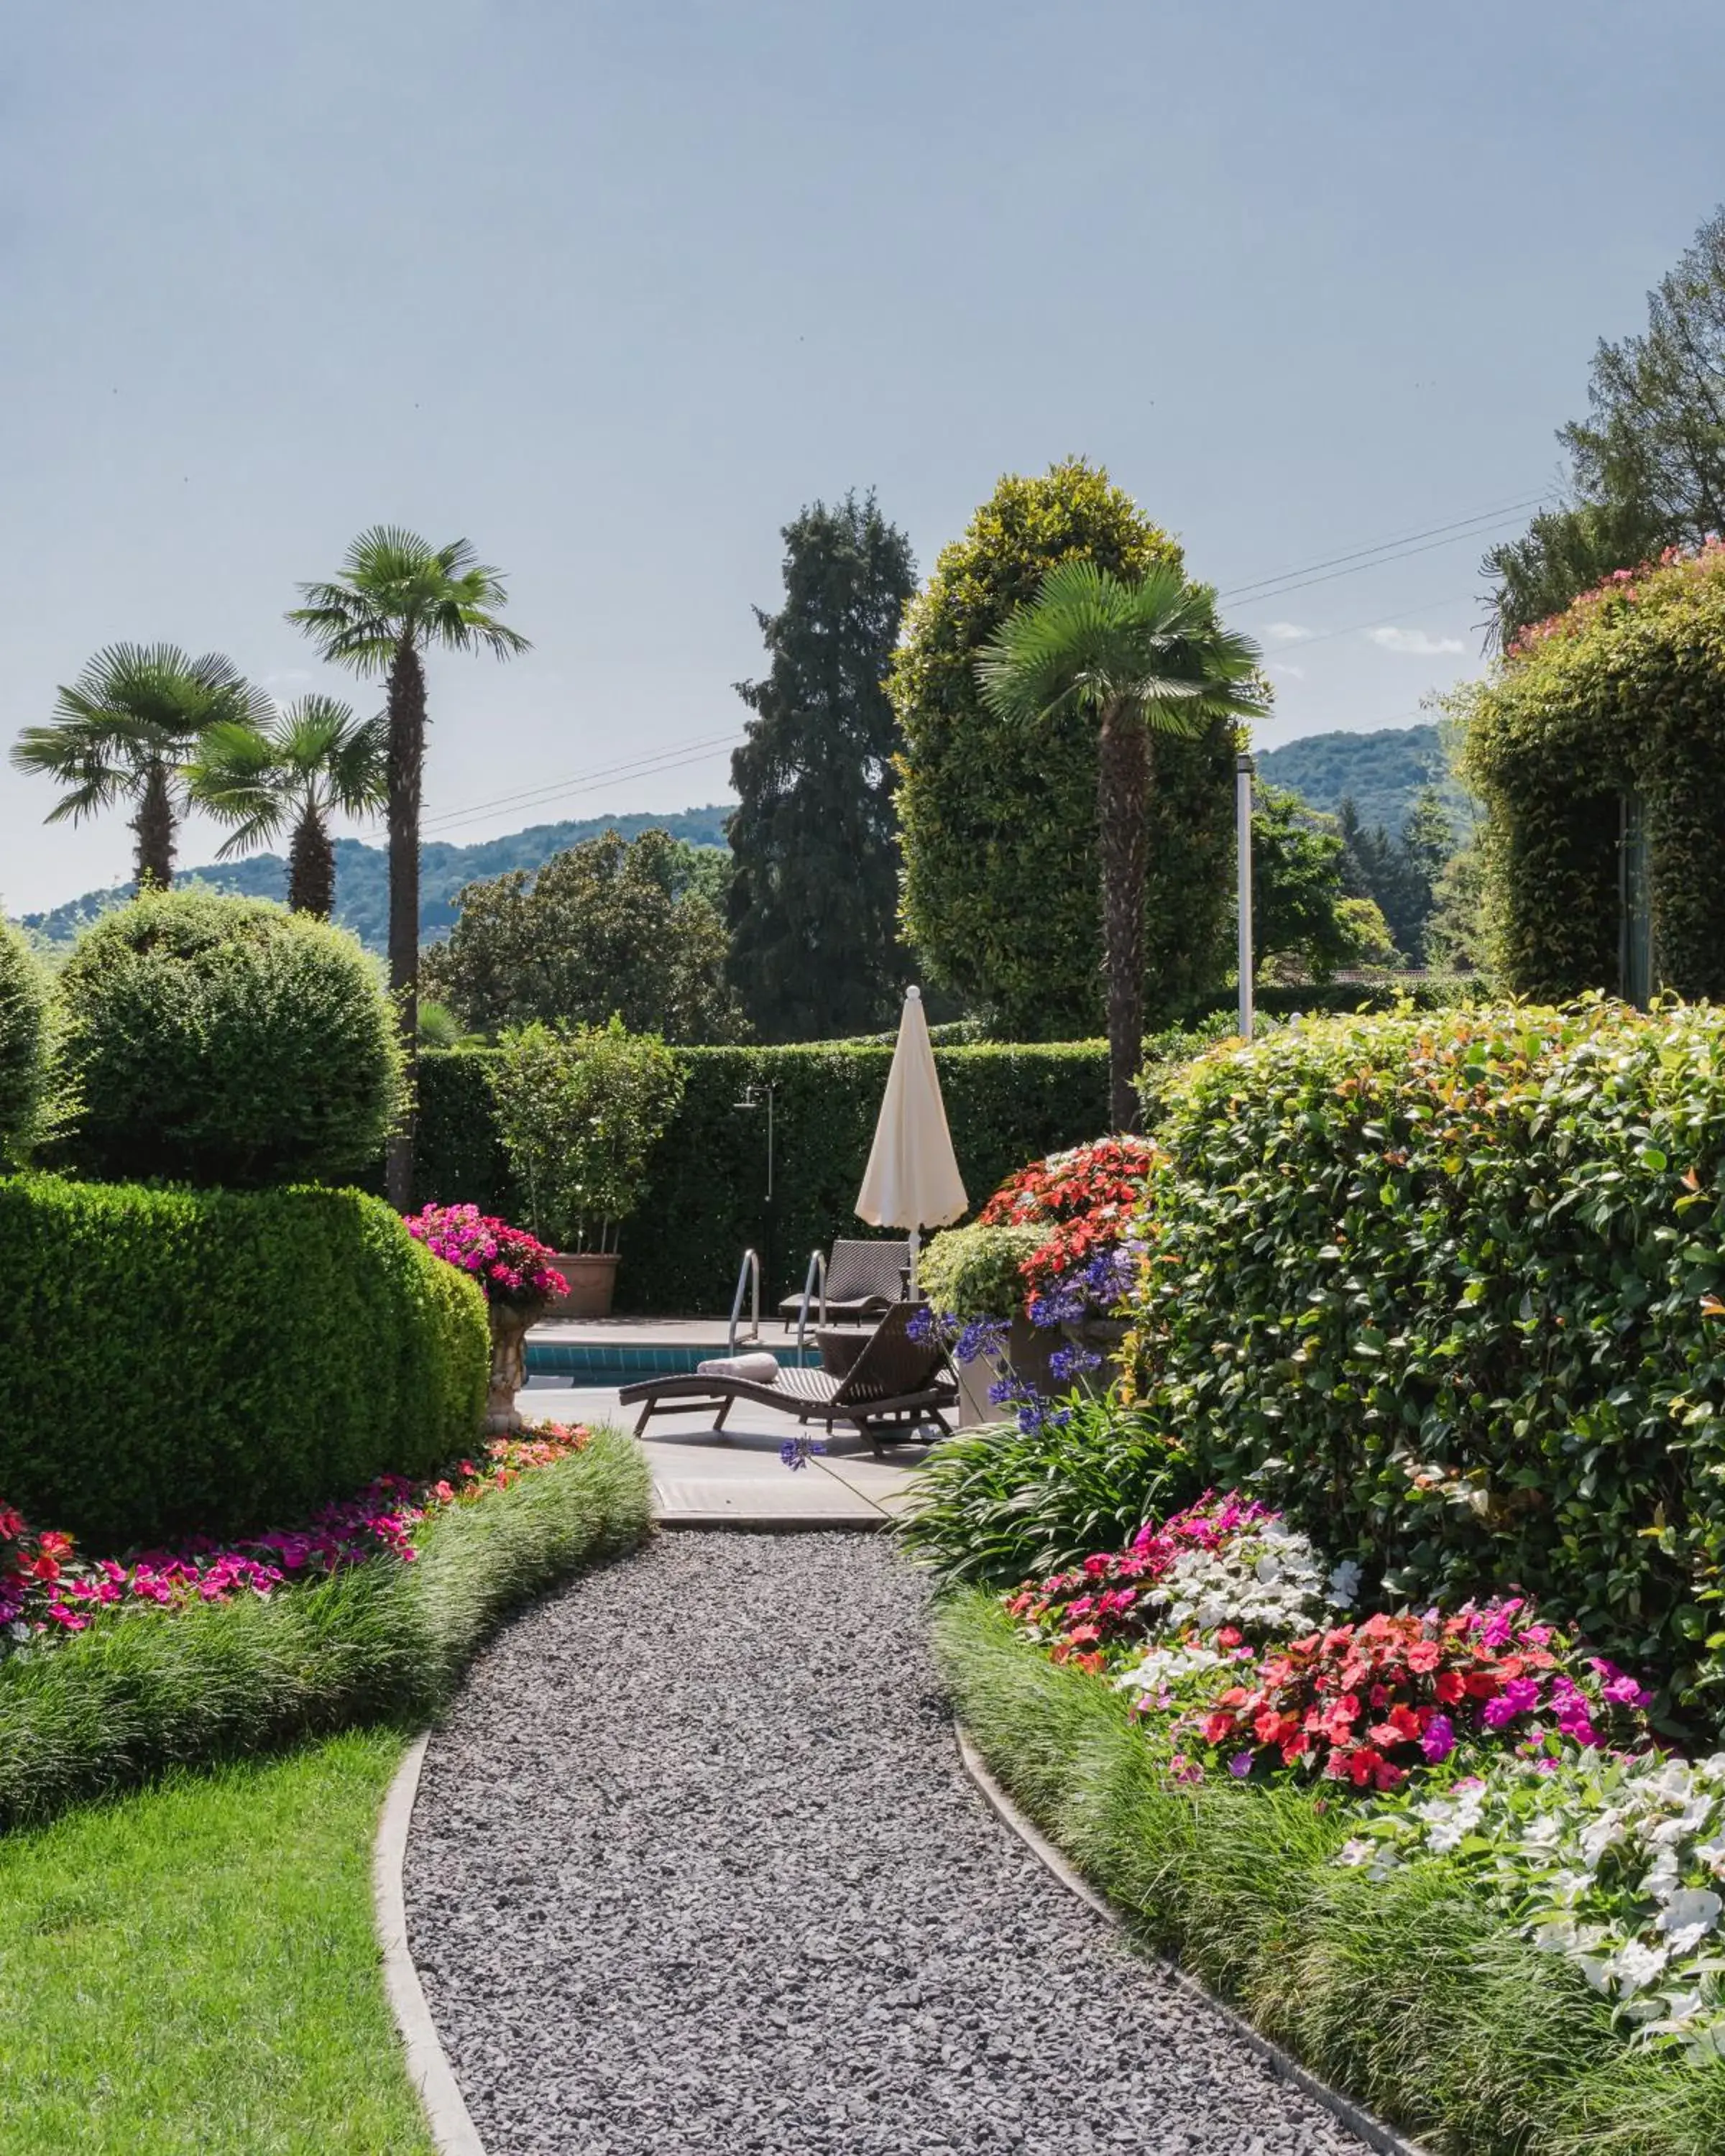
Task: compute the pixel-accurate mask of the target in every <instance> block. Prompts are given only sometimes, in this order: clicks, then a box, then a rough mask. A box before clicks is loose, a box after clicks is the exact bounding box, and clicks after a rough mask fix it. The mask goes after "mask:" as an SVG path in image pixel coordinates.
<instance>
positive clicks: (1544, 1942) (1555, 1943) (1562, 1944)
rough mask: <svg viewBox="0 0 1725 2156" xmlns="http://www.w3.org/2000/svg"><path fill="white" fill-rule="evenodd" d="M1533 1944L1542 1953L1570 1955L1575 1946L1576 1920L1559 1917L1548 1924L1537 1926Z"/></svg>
mask: <svg viewBox="0 0 1725 2156" xmlns="http://www.w3.org/2000/svg"><path fill="white" fill-rule="evenodd" d="M1533 1943H1534V1945H1535V1946H1536V1947H1538V1949H1539V1951H1540V1952H1541V1953H1568V1952H1569V1950H1570V1948H1572V1947H1573V1946H1574V1944H1575V1920H1574V1917H1554V1918H1553V1919H1552V1921H1551V1922H1548V1923H1543V1924H1539V1925H1537V1926H1536V1927H1535V1928H1534V1932H1533Z"/></svg>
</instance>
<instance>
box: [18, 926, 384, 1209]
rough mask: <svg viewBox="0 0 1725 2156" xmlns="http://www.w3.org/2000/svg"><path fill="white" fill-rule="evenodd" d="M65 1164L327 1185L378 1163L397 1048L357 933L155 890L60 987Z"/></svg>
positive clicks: (91, 945)
mask: <svg viewBox="0 0 1725 2156" xmlns="http://www.w3.org/2000/svg"><path fill="white" fill-rule="evenodd" d="M59 995H60V1006H61V1017H62V1025H61V1039H60V1041H59V1050H58V1055H59V1070H60V1072H61V1075H62V1076H63V1079H64V1084H65V1088H66V1091H67V1095H68V1099H69V1106H68V1111H67V1121H66V1127H65V1129H64V1134H63V1136H62V1137H61V1138H60V1140H59V1149H60V1152H61V1155H62V1158H64V1163H65V1164H66V1165H67V1166H69V1167H70V1168H74V1169H76V1170H78V1171H80V1172H81V1173H84V1174H86V1175H94V1176H100V1177H103V1178H107V1179H110V1180H113V1181H125V1180H146V1179H151V1178H162V1179H167V1180H171V1181H174V1182H183V1183H203V1184H228V1185H236V1186H242V1187H244V1186H257V1185H261V1184H267V1183H284V1182H306V1181H319V1180H321V1181H329V1180H332V1179H339V1178H344V1177H348V1176H352V1175H354V1174H357V1173H360V1172H362V1171H363V1170H364V1169H365V1168H367V1167H368V1166H369V1165H370V1163H372V1162H373V1161H375V1160H376V1158H377V1155H378V1154H379V1152H381V1151H382V1146H383V1142H384V1138H385V1137H386V1135H387V1133H388V1131H389V1129H390V1127H391V1126H392V1125H393V1122H394V1120H395V1117H396V1115H397V1113H398V1106H399V1101H400V1097H401V1089H402V1064H401V1051H400V1048H399V1046H398V1039H397V1033H396V1028H395V1024H394V1019H393V1013H392V1011H391V1009H390V1004H389V1000H388V997H387V995H386V994H385V993H384V991H383V988H382V984H381V983H380V982H379V980H378V978H377V973H376V970H375V968H373V966H372V961H371V960H370V959H369V958H368V957H367V956H366V954H365V952H363V951H362V949H361V947H360V946H359V945H358V943H357V942H356V941H355V940H354V938H353V937H352V936H350V935H348V934H347V932H346V931H345V930H343V929H340V928H335V927H331V926H330V925H329V924H328V923H327V922H326V921H314V920H312V919H311V917H310V916H307V915H305V914H300V913H288V912H285V911H284V910H283V909H282V908H281V907H280V906H274V905H271V904H270V903H269V902H268V901H264V900H262V899H244V898H221V897H218V896H214V895H213V894H211V893H208V892H205V891H162V892H146V894H145V895H144V896H142V897H141V898H138V899H135V900H134V901H132V903H131V905H130V906H121V907H119V908H118V909H117V910H116V911H114V912H112V913H110V914H108V915H106V916H104V918H103V919H102V920H100V921H98V922H97V923H96V924H95V927H92V928H90V929H88V930H86V931H85V934H84V935H83V936H82V937H80V939H79V942H78V944H77V947H76V948H75V949H74V952H73V953H72V956H71V957H70V958H69V960H68V961H67V962H66V966H65V968H64V972H63V973H61V975H60V983H59Z"/></svg>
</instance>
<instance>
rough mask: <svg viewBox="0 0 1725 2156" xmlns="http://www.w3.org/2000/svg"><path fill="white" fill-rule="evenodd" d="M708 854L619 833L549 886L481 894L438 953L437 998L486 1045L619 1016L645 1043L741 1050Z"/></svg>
mask: <svg viewBox="0 0 1725 2156" xmlns="http://www.w3.org/2000/svg"><path fill="white" fill-rule="evenodd" d="M698 853H699V850H698V849H696V848H694V847H691V846H689V845H687V844H685V843H684V842H683V841H681V840H680V839H673V838H671V837H670V834H668V833H666V832H664V831H659V830H649V831H643V832H642V833H641V834H640V835H639V838H636V839H623V838H621V837H620V836H619V834H618V833H617V832H615V831H607V832H605V833H603V834H602V835H601V836H600V837H598V838H597V839H588V840H586V841H585V842H584V843H583V844H580V845H578V846H572V847H571V848H570V849H569V850H568V851H567V853H562V854H558V855H554V856H553V858H552V860H548V861H547V863H546V864H545V865H544V867H543V868H542V869H541V870H539V871H538V873H537V875H533V876H531V877H530V876H528V875H526V874H525V873H524V872H523V871H522V870H519V869H517V870H511V872H510V873H509V874H508V875H501V876H497V877H495V878H494V879H493V880H490V881H489V882H485V883H472V884H469V885H467V886H466V888H465V890H464V891H462V893H461V897H460V905H461V917H460V919H459V921H457V922H456V924H455V927H454V932H452V933H451V935H450V937H449V941H448V942H446V943H441V944H435V945H434V946H433V947H431V949H429V951H428V952H426V953H425V957H424V964H423V967H422V970H421V981H422V985H423V987H424V992H425V993H426V994H427V995H429V996H433V997H434V998H437V999H438V1000H439V1002H442V1003H444V1004H448V1005H449V1008H450V1009H451V1010H453V1011H454V1013H455V1014H456V1015H457V1017H458V1018H459V1020H460V1021H461V1022H462V1024H465V1025H468V1026H472V1027H475V1028H476V1029H479V1030H480V1031H482V1032H485V1033H496V1032H498V1031H501V1029H504V1028H505V1027H508V1026H520V1025H526V1024H531V1022H532V1021H533V1020H535V1019H540V1020H542V1021H543V1022H545V1023H547V1024H574V1025H582V1026H593V1025H603V1024H605V1022H606V1021H607V1020H608V1019H609V1018H610V1017H611V1016H612V1015H613V1014H617V1015H619V1016H620V1017H621V1019H622V1020H623V1023H624V1025H625V1026H626V1027H627V1028H628V1029H629V1031H630V1032H631V1033H660V1034H663V1035H664V1036H665V1039H667V1040H671V1041H678V1042H705V1041H725V1040H736V1039H740V1038H741V1037H742V1034H743V1033H744V1032H745V1031H746V1026H745V1024H744V1022H743V1019H742V1012H741V1009H740V1008H739V1006H738V1004H737V997H736V993H735V991H734V990H733V989H732V988H731V987H730V985H729V984H728V983H727V982H726V977H725V963H726V952H727V948H728V938H727V937H726V932H725V924H724V921H722V920H721V918H720V916H719V914H718V912H717V911H716V908H715V906H713V904H712V901H711V899H709V898H708V897H706V896H704V895H703V893H702V892H701V890H700V889H699V887H698V885H699V880H700V878H701V874H702V865H701V863H700V861H699V860H698V858H697V856H698Z"/></svg>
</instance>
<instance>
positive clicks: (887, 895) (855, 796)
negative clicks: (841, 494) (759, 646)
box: [729, 493, 916, 1040]
mask: <svg viewBox="0 0 1725 2156" xmlns="http://www.w3.org/2000/svg"><path fill="white" fill-rule="evenodd" d="M783 539H784V542H785V556H784V590H785V596H784V604H783V606H782V607H781V608H780V609H779V610H778V613H766V612H765V611H763V610H762V608H758V607H757V608H756V609H755V619H756V620H757V622H758V623H759V624H760V625H761V633H762V637H763V638H764V639H765V640H766V644H767V649H768V654H769V657H770V660H771V665H770V667H769V669H768V674H767V677H766V679H765V680H760V681H739V682H738V683H737V694H738V695H739V696H741V697H742V700H743V701H744V702H745V703H746V704H747V705H748V706H749V707H750V709H751V710H752V711H753V712H754V714H755V716H754V717H753V718H752V719H751V720H750V721H748V728H747V731H748V738H747V741H746V742H744V743H743V745H742V747H741V748H739V749H738V750H737V752H736V753H735V755H734V756H733V757H732V759H731V780H732V785H733V786H735V788H737V808H736V811H735V813H734V814H732V818H731V820H730V825H729V831H730V838H731V846H732V855H733V856H734V860H735V864H736V875H735V877H734V880H733V881H732V887H731V892H730V901H729V908H730V918H731V926H732V937H733V942H732V957H731V973H732V979H733V980H734V981H735V983H737V988H739V990H740V991H741V993H742V1000H743V1004H744V1008H745V1009H746V1010H747V1013H748V1015H749V1018H750V1019H751V1020H752V1023H753V1024H754V1025H755V1027H756V1029H757V1031H758V1032H759V1033H760V1034H762V1037H763V1038H765V1039H769V1040H819V1039H831V1038H834V1037H837V1036H840V1035H843V1034H855V1033H865V1032H867V1031H869V1030H870V1029H871V1028H873V1027H875V1026H879V1025H884V1024H886V1022H887V1020H888V1019H889V1018H890V1017H891V1014H892V1012H893V1009H894V1008H895V1006H896V1000H897V995H898V991H899V989H900V988H901V986H902V984H903V983H904V981H905V979H906V977H907V973H908V970H909V962H908V959H907V957H906V953H905V952H903V951H902V950H901V947H900V946H899V943H898V938H897V924H896V910H897V903H898V849H897V845H896V842H895V833H894V824H893V812H892V771H891V757H892V752H893V750H894V748H895V747H896V742H897V736H898V729H897V723H896V720H895V718H894V716H893V710H892V706H891V702H890V701H889V700H888V697H887V695H886V688H885V686H884V684H885V680H886V670H887V668H888V666H889V665H890V664H891V658H892V650H893V646H894V644H895V643H896V641H897V638H898V631H899V623H900V620H901V617H902V615H903V613H904V608H905V603H906V600H907V599H909V598H910V597H911V594H912V593H914V592H915V590H916V564H915V562H914V561H913V559H912V557H911V547H910V542H909V541H908V540H907V539H906V536H905V535H904V533H903V532H902V531H899V530H898V529H897V528H896V526H893V525H891V524H889V523H888V522H887V521H886V518H885V517H884V516H882V515H881V514H880V509H879V507H878V506H876V503H875V497H874V495H872V494H870V495H866V496H865V498H864V499H862V500H858V498H857V496H856V495H855V494H854V493H853V494H849V495H846V496H845V499H844V500H843V501H840V502H836V503H834V504H833V505H832V506H830V507H829V506H827V505H826V504H825V503H824V502H819V501H817V502H816V503H815V504H814V506H813V507H812V508H809V509H805V510H804V511H803V513H802V515H801V516H798V517H797V518H796V519H795V520H794V521H793V522H792V523H789V524H788V525H786V526H785V527H784V531H783Z"/></svg>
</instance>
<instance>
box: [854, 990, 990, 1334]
mask: <svg viewBox="0 0 1725 2156" xmlns="http://www.w3.org/2000/svg"><path fill="white" fill-rule="evenodd" d="M969 1203H970V1200H969V1199H968V1197H967V1196H966V1195H965V1190H964V1185H963V1182H962V1181H961V1180H960V1178H959V1174H958V1163H957V1160H956V1159H955V1158H954V1157H953V1153H952V1133H951V1132H949V1131H948V1130H947V1110H946V1104H945V1103H944V1102H943V1101H942V1099H941V1081H940V1075H939V1073H938V1072H937V1070H936V1069H935V1067H934V1050H933V1048H932V1045H930V1042H929V1039H928V1019H927V1016H926V1014H924V1012H923V1009H922V990H921V989H920V988H907V989H906V991H905V1008H904V1015H903V1016H902V1017H901V1019H900V1020H899V1027H898V1045H897V1047H896V1048H895V1049H894V1050H893V1051H892V1068H891V1070H890V1071H889V1072H888V1073H887V1077H886V1098H885V1099H884V1100H883V1101H881V1103H880V1119H879V1121H878V1122H876V1123H875V1142H874V1146H873V1147H872V1149H871V1150H870V1154H869V1164H868V1168H867V1169H866V1170H865V1173H864V1175H863V1180H862V1188H861V1189H860V1191H859V1192H858V1193H857V1197H856V1209H857V1211H858V1213H859V1214H860V1215H861V1217H862V1218H863V1219H865V1220H866V1221H868V1222H869V1224H870V1226H872V1227H875V1228H907V1229H909V1230H910V1235H911V1294H912V1296H914V1295H915V1294H916V1243H917V1237H918V1235H919V1233H920V1231H921V1230H922V1229H924V1228H943V1227H945V1226H946V1224H947V1222H948V1221H950V1220H956V1219H957V1218H958V1216H959V1215H960V1214H962V1213H963V1211H964V1209H965V1208H966V1207H967V1206H968V1204H969Z"/></svg>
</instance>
